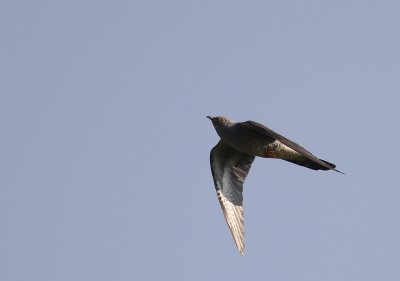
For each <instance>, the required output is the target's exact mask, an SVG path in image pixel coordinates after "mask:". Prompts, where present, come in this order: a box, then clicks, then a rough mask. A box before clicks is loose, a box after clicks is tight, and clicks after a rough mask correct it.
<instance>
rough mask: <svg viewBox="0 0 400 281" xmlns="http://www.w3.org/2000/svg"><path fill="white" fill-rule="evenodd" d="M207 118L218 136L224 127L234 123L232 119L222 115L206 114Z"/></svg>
mask: <svg viewBox="0 0 400 281" xmlns="http://www.w3.org/2000/svg"><path fill="white" fill-rule="evenodd" d="M207 118H208V119H210V120H211V122H212V123H213V125H214V128H215V130H216V131H217V133H218V135H219V136H221V135H222V134H223V132H224V129H226V128H229V127H231V126H232V125H234V124H235V122H234V121H232V120H230V119H228V118H226V117H224V116H215V117H212V116H207Z"/></svg>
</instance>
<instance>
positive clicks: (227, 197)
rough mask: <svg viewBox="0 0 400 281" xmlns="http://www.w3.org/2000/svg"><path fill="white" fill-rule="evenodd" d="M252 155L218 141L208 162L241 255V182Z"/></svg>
mask: <svg viewBox="0 0 400 281" xmlns="http://www.w3.org/2000/svg"><path fill="white" fill-rule="evenodd" d="M253 161H254V156H252V155H248V154H244V153H241V152H239V151H237V150H235V149H233V148H231V147H230V146H229V145H227V144H225V143H223V142H222V141H219V143H218V144H217V145H216V146H215V147H214V148H213V149H212V150H211V153H210V164H211V172H212V176H213V179H214V185H215V189H216V191H217V196H218V199H219V203H220V204H221V207H222V211H223V212H224V216H225V219H226V222H227V223H228V226H229V229H230V231H231V233H232V236H233V239H234V240H235V243H236V246H237V247H238V249H239V251H240V253H241V254H242V255H243V251H244V216H243V182H244V180H245V179H246V176H247V174H248V173H249V170H250V167H251V164H252V163H253Z"/></svg>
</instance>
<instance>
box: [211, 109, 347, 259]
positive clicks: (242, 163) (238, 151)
mask: <svg viewBox="0 0 400 281" xmlns="http://www.w3.org/2000/svg"><path fill="white" fill-rule="evenodd" d="M207 118H209V119H210V120H211V122H212V124H213V125H214V128H215V130H216V131H217V133H218V135H219V137H220V138H221V139H220V141H219V142H218V144H217V145H216V146H215V147H214V148H213V149H212V150H211V153H210V165H211V173H212V176H213V179H214V185H215V189H216V191H217V196H218V199H219V203H220V204H221V207H222V211H223V213H224V216H225V220H226V222H227V224H228V226H229V229H230V231H231V234H232V237H233V240H234V241H235V243H236V246H237V248H238V250H239V252H240V253H241V254H242V255H243V252H244V216H243V183H244V181H245V179H246V176H247V174H248V173H249V170H250V167H251V164H252V163H253V161H254V158H255V157H256V156H259V157H263V158H277V159H283V160H286V161H289V162H291V163H294V164H297V165H300V166H304V167H306V168H309V169H313V170H334V171H336V172H339V173H342V172H340V171H338V170H336V169H335V168H336V166H335V165H334V164H332V163H329V162H328V161H325V160H322V159H319V158H317V157H315V156H314V155H312V154H311V152H309V151H307V150H306V149H304V148H303V147H301V146H300V145H298V144H297V143H295V142H293V141H291V140H289V139H287V138H285V137H284V136H281V135H280V134H278V133H276V132H274V131H273V130H271V129H269V128H267V127H265V126H264V125H262V124H260V123H257V122H254V121H246V122H234V121H232V120H230V119H228V118H226V117H223V116H217V117H211V116H207ZM342 174H343V173H342Z"/></svg>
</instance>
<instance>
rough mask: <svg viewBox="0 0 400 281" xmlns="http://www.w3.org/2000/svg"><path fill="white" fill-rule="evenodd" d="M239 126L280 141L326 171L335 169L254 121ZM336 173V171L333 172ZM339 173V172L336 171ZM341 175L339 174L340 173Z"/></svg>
mask: <svg viewBox="0 0 400 281" xmlns="http://www.w3.org/2000/svg"><path fill="white" fill-rule="evenodd" d="M240 124H241V126H243V127H244V128H248V129H251V130H254V131H256V132H258V133H261V134H264V135H266V136H268V137H271V138H274V139H275V140H278V141H280V142H281V143H283V144H284V145H286V146H288V147H290V148H291V149H293V150H294V151H296V152H298V153H300V154H301V155H303V156H304V157H306V158H307V159H309V160H311V161H313V162H315V163H317V164H319V165H321V166H322V167H325V168H327V169H329V170H330V169H333V170H334V169H335V167H336V166H335V165H334V164H332V163H329V162H326V161H323V160H321V159H319V158H317V157H316V156H314V155H313V154H312V153H311V152H309V151H308V150H306V149H305V148H304V147H302V146H300V145H299V144H297V143H295V142H293V141H291V140H289V139H287V138H285V137H284V136H282V135H280V134H278V133H276V132H274V131H273V130H271V129H270V128H267V127H265V126H264V125H262V124H260V123H257V122H255V121H246V122H243V123H240ZM335 171H336V170H335ZM338 172H339V171H338ZM340 173H341V172H340Z"/></svg>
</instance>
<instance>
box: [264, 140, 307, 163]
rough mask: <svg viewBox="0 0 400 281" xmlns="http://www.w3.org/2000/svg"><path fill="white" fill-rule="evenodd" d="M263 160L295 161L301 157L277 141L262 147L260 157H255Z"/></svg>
mask: <svg viewBox="0 0 400 281" xmlns="http://www.w3.org/2000/svg"><path fill="white" fill-rule="evenodd" d="M257 156H260V157H265V158H280V159H285V160H295V159H297V158H299V157H301V154H300V153H298V152H296V151H295V150H293V149H291V148H290V147H288V146H287V145H285V144H283V143H281V142H280V141H278V140H275V141H274V142H272V143H270V144H268V145H266V146H264V148H263V151H261V155H257Z"/></svg>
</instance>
